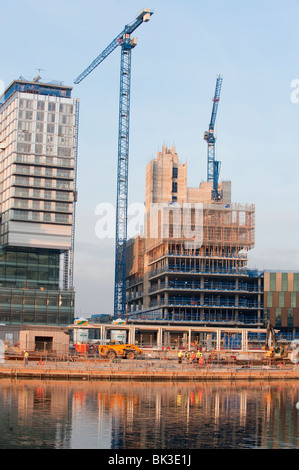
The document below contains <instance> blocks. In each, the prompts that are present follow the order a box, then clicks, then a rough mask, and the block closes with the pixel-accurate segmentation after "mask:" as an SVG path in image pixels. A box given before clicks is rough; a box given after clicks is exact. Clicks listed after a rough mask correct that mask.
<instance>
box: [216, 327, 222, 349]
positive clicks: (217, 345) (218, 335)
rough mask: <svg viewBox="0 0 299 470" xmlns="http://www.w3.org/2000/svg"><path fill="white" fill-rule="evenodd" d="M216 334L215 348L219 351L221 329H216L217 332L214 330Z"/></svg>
mask: <svg viewBox="0 0 299 470" xmlns="http://www.w3.org/2000/svg"><path fill="white" fill-rule="evenodd" d="M216 334H217V339H216V350H217V351H220V349H221V330H220V329H218V330H217V332H216Z"/></svg>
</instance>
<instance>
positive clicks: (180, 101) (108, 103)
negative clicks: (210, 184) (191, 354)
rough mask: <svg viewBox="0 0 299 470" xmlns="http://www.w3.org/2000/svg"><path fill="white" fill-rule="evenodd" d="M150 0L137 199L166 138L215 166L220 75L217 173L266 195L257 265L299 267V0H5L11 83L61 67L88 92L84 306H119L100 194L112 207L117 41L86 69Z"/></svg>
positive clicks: (135, 60)
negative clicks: (211, 143)
mask: <svg viewBox="0 0 299 470" xmlns="http://www.w3.org/2000/svg"><path fill="white" fill-rule="evenodd" d="M144 8H150V9H151V10H152V11H153V12H154V13H153V15H152V16H151V19H150V21H149V22H148V23H144V24H142V25H141V26H140V27H139V28H138V29H137V30H136V31H135V32H134V34H133V36H136V37H137V40H138V43H137V47H136V48H134V50H133V51H132V74H131V75H132V78H131V114H130V155H129V207H130V206H131V205H133V204H135V203H139V204H143V202H144V192H145V168H146V165H147V163H148V162H149V161H150V160H151V159H152V158H155V157H156V154H157V152H158V151H160V150H161V148H162V146H163V145H167V146H169V147H171V146H175V148H176V151H177V153H178V155H179V158H180V160H181V161H182V162H187V163H188V186H189V187H198V185H199V184H200V182H201V181H204V180H206V160H207V147H206V145H207V144H206V142H205V141H204V140H203V134H204V131H206V130H207V129H208V125H209V121H210V116H211V111H212V98H213V94H214V90H215V84H216V77H217V75H218V74H221V75H222V77H223V83H222V89H221V98H220V103H219V107H218V114H217V121H216V136H217V143H216V158H217V160H220V161H221V171H220V181H221V180H230V181H231V182H232V201H233V202H240V203H253V204H255V211H256V234H255V248H254V249H253V250H252V252H250V253H249V257H248V258H249V266H250V267H252V268H258V269H260V270H263V269H273V270H286V271H295V270H298V269H299V248H298V233H299V211H298V190H299V184H298V183H299V163H298V161H299V159H298V153H299V151H298V144H299V142H298V141H299V133H298V124H299V56H298V51H299V32H298V24H297V22H298V17H299V2H298V1H297V0H285V1H284V2H282V1H281V0H279V1H276V0H262V1H257V0H252V1H251V2H240V1H235V0H228V1H226V2H223V1H221V0H214V1H213V2H207V1H201V0H184V1H182V0H148V2H147V3H146V4H145V3H144V1H143V0H142V2H141V1H140V0H109V1H108V2H107V1H103V0H99V1H95V0H85V1H84V2H82V1H78V0H59V1H58V0H52V1H51V2H49V1H44V0H40V1H39V2H36V1H33V0H26V1H25V0H24V1H22V0H15V1H14V2H9V1H8V0H3V1H2V2H1V11H0V13H1V28H0V40H1V44H2V48H1V74H0V86H1V85H2V87H3V86H4V87H6V86H8V85H9V84H10V83H11V82H12V81H13V80H15V79H17V78H19V77H20V76H23V77H24V78H25V79H28V80H31V79H33V78H34V77H35V76H36V75H37V74H38V69H41V70H40V75H41V78H42V81H46V82H47V81H51V80H58V81H62V82H63V83H64V84H65V85H69V86H73V91H72V96H73V97H74V98H80V124H79V149H78V150H79V153H78V176H77V178H78V179H77V182H78V203H77V209H76V241H75V277H74V282H75V290H76V316H85V317H89V316H90V315H94V314H104V313H109V314H112V313H113V296H114V254H115V240H114V236H107V237H106V238H100V237H99V233H98V232H97V230H96V227H97V223H98V222H99V220H100V219H101V216H100V215H99V207H102V206H103V204H107V205H109V207H115V204H116V179H117V138H118V107H119V75H120V49H119V48H117V49H116V50H114V51H113V53H112V54H110V56H109V57H107V58H106V59H105V60H104V61H103V62H102V63H101V64H100V65H99V66H98V67H97V68H96V69H95V70H93V72H92V73H91V74H90V75H88V76H87V77H86V78H85V79H84V80H83V81H82V82H81V83H80V84H78V85H75V84H74V80H75V78H76V77H77V76H78V75H79V74H80V73H81V72H82V71H83V70H85V68H86V67H87V66H88V65H89V64H90V63H91V62H92V61H93V60H94V59H95V58H96V57H97V56H98V55H99V54H100V53H101V52H102V51H103V50H104V49H105V48H106V46H107V45H108V44H109V43H110V42H111V41H112V40H113V39H114V38H115V37H116V36H117V35H118V34H119V33H120V32H121V31H122V30H123V29H124V26H125V25H126V24H128V23H131V22H132V21H134V20H135V18H136V16H137V15H138V14H139V12H140V11H141V10H142V9H144Z"/></svg>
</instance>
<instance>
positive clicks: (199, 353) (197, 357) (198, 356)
mask: <svg viewBox="0 0 299 470" xmlns="http://www.w3.org/2000/svg"><path fill="white" fill-rule="evenodd" d="M200 356H201V352H200V350H199V349H198V350H197V352H196V362H197V364H198V363H199V358H200Z"/></svg>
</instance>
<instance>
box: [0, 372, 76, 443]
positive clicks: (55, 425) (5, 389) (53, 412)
mask: <svg viewBox="0 0 299 470" xmlns="http://www.w3.org/2000/svg"><path fill="white" fill-rule="evenodd" d="M2 400H3V402H4V403H5V407H4V406H0V436H1V447H2V448H7V449H11V448H20V447H23V448H53V447H61V448H62V447H64V448H65V447H68V442H69V437H70V435H71V420H70V415H69V390H68V387H66V386H64V385H62V386H58V385H57V384H45V383H43V382H36V381H20V382H16V383H14V386H13V388H12V387H11V382H8V381H3V382H2V383H1V401H2ZM7 414H8V415H9V429H7V424H6V423H7V420H6V418H5V416H4V415H7ZM2 426H5V428H6V429H5V430H4V429H1V428H2ZM56 443H59V444H58V445H56Z"/></svg>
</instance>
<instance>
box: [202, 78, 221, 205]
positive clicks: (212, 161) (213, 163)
mask: <svg viewBox="0 0 299 470" xmlns="http://www.w3.org/2000/svg"><path fill="white" fill-rule="evenodd" d="M222 80H223V78H222V77H221V75H218V76H217V80H216V88H215V93H214V98H213V108H212V114H211V120H210V125H209V130H208V131H207V132H205V133H204V140H206V141H207V144H208V158H207V181H210V182H211V183H212V186H213V189H212V199H213V200H215V201H218V200H219V199H221V196H220V194H219V191H218V181H219V173H220V165H221V162H220V161H217V160H216V158H215V142H216V137H215V132H214V130H215V122H216V116H217V110H218V104H219V100H220V92H221V86H222Z"/></svg>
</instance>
